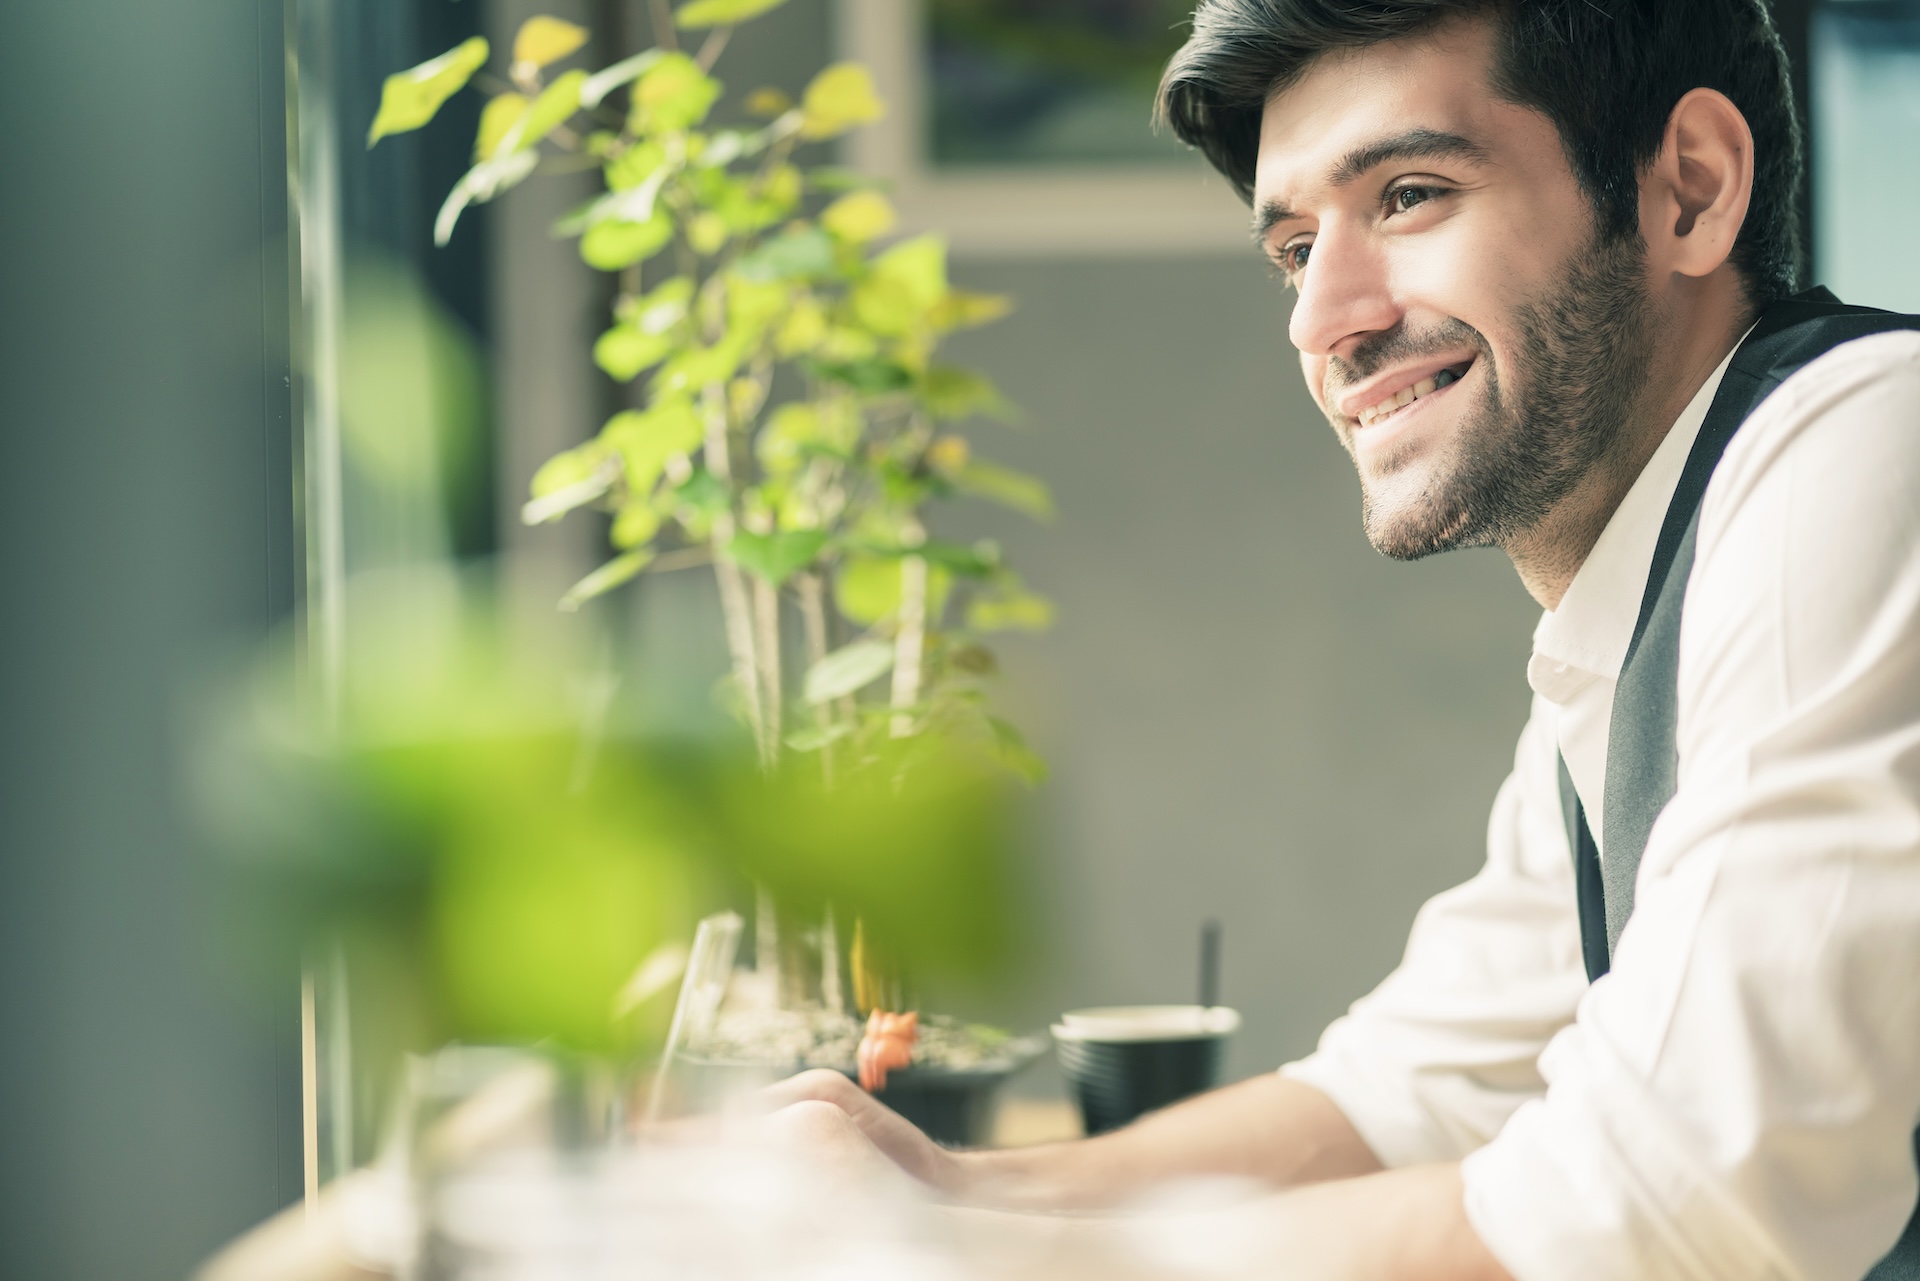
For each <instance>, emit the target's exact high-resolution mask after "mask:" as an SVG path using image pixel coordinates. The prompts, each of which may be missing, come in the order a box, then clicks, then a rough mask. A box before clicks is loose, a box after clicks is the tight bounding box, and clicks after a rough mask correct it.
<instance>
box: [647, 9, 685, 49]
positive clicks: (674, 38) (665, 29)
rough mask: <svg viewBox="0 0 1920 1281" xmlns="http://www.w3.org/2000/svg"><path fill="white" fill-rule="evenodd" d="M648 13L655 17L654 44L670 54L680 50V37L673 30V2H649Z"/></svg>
mask: <svg viewBox="0 0 1920 1281" xmlns="http://www.w3.org/2000/svg"><path fill="white" fill-rule="evenodd" d="M648 11H649V12H650V13H651V14H652V16H653V42H654V44H656V45H658V46H659V47H660V48H662V49H664V50H666V51H667V52H668V53H673V52H674V51H676V50H677V49H679V48H680V37H679V36H678V35H676V34H675V33H674V30H673V2H672V0H649V4H648Z"/></svg>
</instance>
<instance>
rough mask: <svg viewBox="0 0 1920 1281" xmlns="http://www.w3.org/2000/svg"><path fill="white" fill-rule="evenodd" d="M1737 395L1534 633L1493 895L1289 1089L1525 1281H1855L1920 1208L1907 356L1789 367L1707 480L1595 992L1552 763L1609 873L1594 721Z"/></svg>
mask: <svg viewBox="0 0 1920 1281" xmlns="http://www.w3.org/2000/svg"><path fill="white" fill-rule="evenodd" d="M1724 369H1725V365H1724V364H1723V365H1722V367H1721V370H1720V371H1716V372H1715V374H1714V376H1713V377H1712V378H1711V379H1709V380H1708V382H1707V384H1706V385H1705V386H1703V387H1702V388H1701V389H1700V392H1699V395H1698V396H1697V397H1696V398H1695V400H1694V402H1693V403H1692V404H1691V405H1689V406H1688V408H1687V410H1686V412H1685V413H1684V414H1683V415H1682V416H1681V418H1680V419H1679V420H1678V421H1677V422H1676V423H1675V425H1674V427H1673V429H1672V430H1671V431H1670V433H1669V435H1668V438H1667V440H1666V441H1665V443H1663V444H1662V446H1661V447H1660V449H1659V451H1658V452H1657V453H1656V454H1655V455H1654V457H1653V459H1652V460H1651V461H1650V462H1649V463H1648V465H1647V467H1646V468H1645V470H1644V471H1643V472H1642V474H1641V476H1640V478H1639V479H1638V481H1636V483H1635V485H1634V487H1633V489H1632V490H1631V491H1630V493H1629V494H1628V496H1627V498H1626V500H1625V501H1624V502H1623V503H1622V504H1621V507H1620V509H1619V511H1617V512H1616V513H1615V515H1614V517H1613V519H1612V520H1611V522H1610V523H1609V524H1608V526H1607V528H1606V530H1605V531H1604V533H1603V534H1602V535H1601V538H1600V540H1599V542H1598V543H1597V544H1596V545H1595V547H1594V549H1593V552H1592V553H1591V554H1590V555H1589V556H1588V558H1587V560H1586V562H1585V563H1584V564H1583V565H1582V567H1581V569H1580V572H1579V573H1578V575H1576V577H1575V578H1574V580H1573V582H1572V584H1571V585H1570V586H1569V588H1568V591H1567V594H1566V597H1565V598H1564V599H1563V600H1562V602H1561V605H1560V608H1559V609H1558V610H1556V611H1554V612H1552V613H1549V614H1547V615H1546V616H1545V617H1544V618H1542V619H1541V621H1540V625H1539V628H1538V629H1537V630H1536V632H1535V634H1534V654H1533V657H1532V659H1531V661H1530V662H1529V663H1528V667H1527V676H1528V681H1529V683H1530V684H1531V685H1532V687H1533V689H1534V700H1533V711H1532V715H1531V717H1530V718H1529V719H1528V722H1527V724H1526V727H1525V728H1524V729H1523V730H1522V731H1521V733H1520V742H1519V746H1518V748H1517V750H1516V752H1515V756H1514V768H1513V773H1512V774H1511V775H1510V776H1508V778H1507V780H1506V782H1505V783H1504V784H1502V786H1501V788H1500V791H1499V793H1498V795H1497V797H1496V798H1495V801H1494V806H1493V814H1492V818H1491V821H1490V823H1489V826H1488V836H1487V862H1486V866H1485V867H1484V868H1483V869H1482V870H1481V871H1480V873H1479V874H1478V875H1476V876H1475V877H1474V878H1473V879H1472V880H1471V881H1468V882H1467V883H1466V884H1464V885H1461V886H1459V887H1457V888H1455V889H1452V890H1449V891H1447V892H1446V893H1444V894H1440V895H1438V896H1436V897H1435V898H1434V899H1433V900H1432V901H1430V902H1429V903H1427V904H1426V906H1425V907H1423V908H1422V909H1421V911H1420V914H1419V916H1418V917H1417V918H1416V919H1415V921H1414V926H1413V931H1412V935H1411V937H1410V938H1409V940H1408V943H1407V951H1406V957H1405V959H1404V961H1403V962H1402V964H1401V966H1400V968H1399V969H1397V970H1395V971H1394V973H1393V974H1392V975H1390V976H1389V977H1388V978H1387V979H1386V981H1385V982H1383V983H1382V984H1381V985H1380V986H1379V988H1377V989H1376V990H1375V991H1374V992H1373V993H1372V994H1370V995H1369V996H1367V997H1365V998H1363V999H1362V1000H1360V1001H1359V1002H1357V1003H1356V1004H1355V1005H1354V1006H1353V1008H1352V1010H1351V1011H1350V1012H1349V1013H1348V1014H1347V1015H1346V1016H1345V1017H1343V1018H1341V1019H1339V1020H1338V1021H1336V1022H1335V1023H1334V1024H1333V1025H1332V1026H1331V1027H1329V1028H1328V1029H1327V1032H1326V1034H1325V1036H1324V1037H1323V1038H1322V1039H1321V1042H1320V1047H1319V1049H1318V1050H1317V1051H1316V1052H1315V1053H1314V1054H1313V1055H1312V1056H1311V1057H1309V1058H1307V1059H1304V1060H1302V1061H1300V1062H1298V1063H1292V1064H1288V1065H1287V1066H1286V1067H1284V1068H1282V1069H1281V1070H1282V1071H1283V1072H1284V1073H1286V1074H1287V1075H1289V1076H1292V1077H1296V1078H1298V1079H1300V1080H1303V1081H1306V1082H1308V1083H1310V1084H1312V1085H1314V1086H1316V1087H1317V1088H1319V1089H1320V1090H1322V1091H1324V1092H1325V1093H1326V1094H1327V1095H1329V1096H1330V1097H1331V1098H1332V1099H1333V1100H1334V1101H1335V1102H1336V1103H1337V1104H1338V1105H1339V1106H1340V1107H1341V1109H1342V1110H1343V1111H1344V1112H1345V1113H1346V1115H1347V1117H1348V1118H1349V1119H1350V1120H1351V1121H1352V1123H1353V1125H1354V1127H1355V1129H1356V1130H1358V1131H1359V1133H1360V1135H1361V1137H1362V1138H1364V1139H1365V1140H1366V1141H1367V1143H1368V1145H1369V1146H1370V1147H1372V1149H1373V1150H1374V1152H1375V1154H1376V1155H1378V1156H1379V1158H1380V1159H1381V1160H1382V1162H1384V1163H1385V1164H1387V1165H1389V1166H1396V1165H1406V1164H1412V1163H1415V1162H1420V1161H1435V1160H1456V1159H1462V1158H1464V1159H1465V1165H1464V1168H1463V1177H1464V1180H1465V1185H1466V1209H1467V1214H1468V1217H1469V1219H1470V1220H1471V1221H1472V1223H1473V1225H1474V1227H1475V1229H1476V1230H1477V1231H1478V1232H1479V1234H1480V1236H1481V1238H1482V1239H1483V1240H1484V1241H1485V1242H1486V1244H1487V1246H1488V1248H1489V1249H1491V1250H1492V1252H1493V1253H1494V1255H1495V1256H1496V1257H1497V1258H1499V1260H1500V1261H1501V1262H1502V1263H1503V1264H1504V1265H1505V1266H1506V1268H1507V1270H1508V1271H1510V1272H1511V1273H1513V1275H1514V1276H1515V1277H1516V1278H1518V1281H1602V1279H1605V1281H1616V1279H1617V1281H1626V1279H1627V1278H1633V1279H1634V1281H1663V1279H1665V1278H1689V1279H1691V1278H1709V1277H1711V1278H1722V1277H1725V1278H1735V1277H1737V1278H1742V1279H1743V1281H1744V1279H1747V1278H1774V1277H1778V1278H1795V1279H1800V1278H1805V1279H1807V1281H1829V1279H1830V1281H1857V1278H1859V1277H1860V1276H1861V1275H1862V1274H1863V1273H1865V1272H1866V1271H1867V1269H1868V1268H1869V1267H1871V1266H1872V1265H1873V1264H1874V1263H1875V1262H1876V1261H1877V1260H1878V1259H1880V1258H1881V1257H1882V1256H1883V1255H1884V1254H1885V1253H1886V1252H1887V1251H1888V1250H1889V1249H1890V1248H1891V1247H1892V1245H1893V1243H1894V1241H1895V1240H1896V1239H1897V1238H1898V1236H1899V1234H1900V1230H1901V1228H1902V1227H1903V1226H1904V1225H1905V1223H1906V1220H1907V1217H1908V1215H1909V1214H1911V1213H1912V1211H1913V1208H1914V1204H1915V1200H1916V1196H1917V1195H1920V1183H1917V1181H1916V1177H1915V1170H1914V1155H1913V1133H1914V1129H1915V1125H1916V1123H1917V1122H1920V333H1911V332H1900V333H1889V334H1881V335H1876V336H1873V337H1869V338H1863V339H1860V340H1857V341H1855V342H1851V343H1848V344H1846V345H1844V346H1842V347H1839V348H1836V349H1834V350H1833V351H1831V352H1828V353H1827V354H1826V355H1824V356H1822V357H1821V358H1819V359H1818V360H1815V361H1813V362H1811V363H1809V364H1808V365H1807V366H1806V367H1805V368H1804V369H1802V370H1800V371H1799V372H1798V373H1796V374H1795V375H1794V376H1793V377H1792V378H1790V379H1789V380H1788V381H1787V382H1786V383H1784V384H1783V385H1782V386H1781V387H1780V388H1779V389H1778V390H1777V391H1776V392H1774V394H1773V395H1772V396H1770V397H1768V398H1767V399H1766V401H1765V402H1764V403H1763V404H1762V405H1761V407H1760V408H1759V410H1758V411H1756V412H1755V413H1754V415H1753V416H1752V418H1751V420H1750V421H1749V422H1748V423H1747V424H1746V426H1745V427H1744V428H1742V429H1741V431H1740V432H1739V434H1738V435H1736V436H1735V437H1734V439H1733V442H1732V444H1731V445H1730V446H1729V447H1728V449H1727V452H1726V455H1725V457H1724V458H1723V459H1722V461H1721V464H1720V466H1719V469H1718V470H1717V471H1716V472H1715V474H1714V476H1713V479H1712V482H1711V483H1710V484H1709V485H1708V487H1707V492H1706V497H1705V499H1704V501H1703V504H1702V508H1701V513H1700V527H1699V534H1698V541H1697V544H1696V550H1695V558H1694V564H1693V570H1692V574H1691V577H1690V578H1689V580H1688V584H1687V598H1686V609H1685V612H1684V614H1683V617H1682V624H1681V632H1680V656H1679V660H1680V661H1679V726H1678V748H1679V779H1678V790H1677V792H1676V793H1675V795H1674V797H1673V799H1672V801H1671V802H1669V803H1668V805H1667V807H1666V809H1665V810H1664V811H1662V813H1661V815H1660V818H1659V820H1658V821H1657V822H1656V823H1655V824H1654V827H1653V830H1652V833H1651V834H1650V835H1649V837H1648V840H1647V846H1646V850H1645V853H1644V854H1643V855H1642V858H1641V863H1640V869H1639V874H1638V880H1637V882H1636V887H1635V899H1634V902H1635V907H1634V914H1633V917H1632V919H1631V921H1630V922H1629V923H1628V925H1627V928H1626V932H1625V933H1624V934H1623V935H1622V937H1621V939H1620V944H1619V947H1618V949H1617V952H1616V954H1615V956H1614V958H1613V967H1612V970H1611V972H1610V973H1609V974H1608V975H1607V976H1606V977H1604V978H1602V979H1601V980H1600V981H1599V982H1598V983H1594V984H1592V985H1589V984H1588V983H1587V981H1586V976H1585V970H1584V968H1583V966H1582V962H1581V953H1580V929H1579V922H1578V917H1577V912H1576V907H1575V899H1574V882H1573V865H1572V856H1571V854H1570V852H1569V850H1568V845H1567V836H1566V828H1565V825H1564V819H1563V816H1562V812H1561V808H1560V798H1559V784H1558V767H1557V763H1556V759H1555V758H1556V753H1558V754H1563V755H1564V756H1565V758H1566V761H1567V766H1568V772H1569V774H1570V775H1571V776H1572V778H1573V780H1574V784H1575V787H1576V789H1577V790H1578V791H1579V793H1580V795H1581V798H1582V800H1583V801H1584V803H1585V806H1586V812H1587V817H1588V821H1589V823H1590V824H1592V825H1593V826H1594V836H1595V839H1596V841H1597V842H1599V844H1600V850H1601V856H1602V858H1603V859H1604V857H1605V851H1606V846H1605V832H1604V831H1602V830H1601V829H1600V827H1599V826H1598V823H1597V822H1596V820H1597V819H1598V817H1599V815H1600V814H1601V813H1602V809H1603V807H1602V805H1601V803H1600V800H1601V795H1602V792H1603V789H1604V785H1605V775H1606V744H1607V729H1608V724H1609V721H1610V719H1611V711H1612V699H1613V686H1614V682H1615V680H1616V679H1617V678H1618V676H1619V673H1620V666H1621V663H1622V660H1623V659H1624V657H1625V654H1626V648H1627V643H1628V640H1629V638H1630V637H1631V635H1632V630H1633V625H1634V622H1635V619H1636V618H1637V616H1638V612H1639V607H1640V597H1641V594H1642V592H1643V591H1644V588H1645V584H1646V578H1647V573H1648V570H1649V568H1650V565H1651V561H1652V555H1653V545H1654V541H1655V538H1656V537H1657V535H1658V531H1659V526H1660V522H1661V520H1662V519H1663V517H1664V516H1665V514H1666V509H1667V505H1668V503H1669V501H1670V500H1671V498H1672V494H1673V490H1674V487H1675V486H1676V484H1677V483H1678V479H1679V474H1680V470H1681V465H1682V463H1683V462H1684V461H1685V458H1686V455H1687V451H1688V449H1689V448H1690V447H1691V445H1692V442H1693V438H1694V436H1695V435H1696V433H1697V432H1698V430H1699V426H1700V422H1701V419H1702V418H1703V417H1704V415H1705V413H1706V410H1707V406H1708V404H1709V403H1710V402H1711V400H1712V396H1713V392H1714V390H1715V389H1716V388H1717V387H1718V385H1719V381H1720V374H1721V372H1724Z"/></svg>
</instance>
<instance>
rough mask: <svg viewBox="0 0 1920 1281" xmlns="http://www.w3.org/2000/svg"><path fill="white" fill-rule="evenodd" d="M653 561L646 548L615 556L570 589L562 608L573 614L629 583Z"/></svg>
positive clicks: (563, 599)
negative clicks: (590, 602) (589, 602)
mask: <svg viewBox="0 0 1920 1281" xmlns="http://www.w3.org/2000/svg"><path fill="white" fill-rule="evenodd" d="M652 560H653V553H652V552H651V551H650V550H648V549H646V548H641V549H640V550H638V551H631V552H627V553H626V554H624V555H621V556H615V557H614V558H613V559H612V560H610V561H608V562H607V563H606V564H604V565H602V566H601V567H600V568H598V569H596V570H594V571H593V572H592V573H591V574H588V575H587V576H586V577H585V578H583V579H581V580H580V581H579V582H577V583H575V584H574V585H573V586H572V587H569V588H568V589H567V594H566V595H565V596H562V597H561V598H560V608H561V609H564V610H566V611H567V612H568V613H569V614H571V613H572V612H573V611H574V610H576V609H579V608H580V607H581V606H582V605H584V604H586V603H587V602H588V601H590V600H592V599H593V598H594V597H595V596H601V595H604V594H606V593H607V592H610V591H612V590H613V589H614V588H616V587H618V586H620V584H622V583H624V582H627V581H628V580H629V579H631V578H632V577H633V576H634V575H635V574H638V573H639V572H640V571H641V570H643V569H645V568H646V567H647V565H648V564H649V563H651V562H652Z"/></svg>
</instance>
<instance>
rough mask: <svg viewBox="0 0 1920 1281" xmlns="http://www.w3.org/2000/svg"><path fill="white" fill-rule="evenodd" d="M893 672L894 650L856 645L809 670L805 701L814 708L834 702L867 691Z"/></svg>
mask: <svg viewBox="0 0 1920 1281" xmlns="http://www.w3.org/2000/svg"><path fill="white" fill-rule="evenodd" d="M892 670H893V646H892V645H889V644H887V643H886V642H885V641H855V642H854V643H853V644H851V645H848V646H846V647H845V648H844V649H837V650H835V651H834V652H833V653H831V654H828V655H827V656H826V657H825V658H823V659H821V660H820V661H819V662H817V663H815V664H814V665H813V666H812V667H810V668H808V669H807V676H806V680H805V682H804V683H803V685H802V693H801V697H802V698H803V699H804V700H805V701H806V702H807V703H808V704H810V705H815V706H817V705H818V704H821V703H829V702H832V701H833V700H834V699H836V698H841V697H843V696H845V695H847V694H852V693H856V692H858V691H859V690H862V689H865V688H866V687H867V686H869V685H871V684H873V682H875V681H877V680H879V679H880V678H881V677H882V676H885V675H886V674H887V673H888V672H890V671H892Z"/></svg>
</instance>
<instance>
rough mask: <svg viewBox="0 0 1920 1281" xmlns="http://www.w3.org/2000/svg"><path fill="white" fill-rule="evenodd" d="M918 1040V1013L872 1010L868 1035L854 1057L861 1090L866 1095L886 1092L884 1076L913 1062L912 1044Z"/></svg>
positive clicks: (862, 1039) (868, 1022)
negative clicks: (857, 1064) (891, 1012)
mask: <svg viewBox="0 0 1920 1281" xmlns="http://www.w3.org/2000/svg"><path fill="white" fill-rule="evenodd" d="M919 1039H920V1016H919V1014H917V1013H913V1012H908V1013H906V1014H888V1013H887V1012H886V1011H885V1010H875V1011H874V1012H873V1013H872V1014H870V1015H868V1016H867V1034H866V1035H865V1036H863V1037H861V1038H860V1051H859V1053H858V1054H857V1055H856V1056H855V1059H856V1061H857V1062H858V1063H859V1065H860V1088H861V1089H863V1090H865V1091H867V1093H869V1094H874V1093H877V1092H879V1091H881V1090H884V1089H886V1088H887V1073H889V1072H891V1071H893V1070H894V1069H896V1068H903V1067H905V1066H907V1065H908V1064H909V1063H911V1062H913V1043H914V1042H915V1041H917V1040H919Z"/></svg>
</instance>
